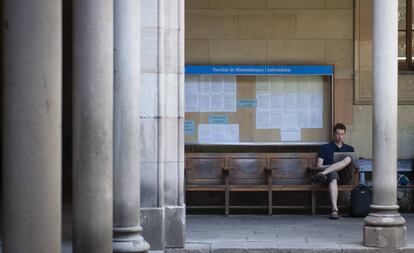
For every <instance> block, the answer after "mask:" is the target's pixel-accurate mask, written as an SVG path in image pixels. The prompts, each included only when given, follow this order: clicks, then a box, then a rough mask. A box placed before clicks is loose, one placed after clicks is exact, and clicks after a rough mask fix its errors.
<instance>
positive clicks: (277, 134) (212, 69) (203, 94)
mask: <svg viewBox="0 0 414 253" xmlns="http://www.w3.org/2000/svg"><path fill="white" fill-rule="evenodd" d="M333 80H334V78H333V66H331V65H322V66H313V65H312V66H217V65H214V66H212V65H208V66H206V65H203V66H198V65H197V66H194V65H191V66H186V68H185V106H184V107H185V123H184V128H185V131H184V132H185V143H186V144H201V145H202V144H217V145H220V144H236V145H237V144H293V143H297V144H306V143H312V144H315V143H323V142H327V141H329V140H330V138H331V127H332V123H333V122H332V119H333V115H332V114H333V108H332V107H333V102H332V98H333Z"/></svg>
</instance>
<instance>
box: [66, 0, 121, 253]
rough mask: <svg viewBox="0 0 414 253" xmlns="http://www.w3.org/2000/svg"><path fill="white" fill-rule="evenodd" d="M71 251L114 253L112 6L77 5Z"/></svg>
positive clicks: (79, 0)
mask: <svg viewBox="0 0 414 253" xmlns="http://www.w3.org/2000/svg"><path fill="white" fill-rule="evenodd" d="M73 22H74V23H73V53H74V56H73V75H74V77H73V82H74V85H73V86H74V89H73V100H74V108H73V111H74V112H73V113H74V115H73V124H74V126H73V156H74V158H73V159H74V161H73V165H74V168H73V252H75V253H83V252H85V253H110V252H112V220H113V217H112V210H113V209H112V207H113V199H112V168H113V166H112V162H113V160H112V157H113V141H112V137H113V134H112V130H113V125H112V124H113V49H114V47H113V1H111V0H100V1H89V0H75V1H73Z"/></svg>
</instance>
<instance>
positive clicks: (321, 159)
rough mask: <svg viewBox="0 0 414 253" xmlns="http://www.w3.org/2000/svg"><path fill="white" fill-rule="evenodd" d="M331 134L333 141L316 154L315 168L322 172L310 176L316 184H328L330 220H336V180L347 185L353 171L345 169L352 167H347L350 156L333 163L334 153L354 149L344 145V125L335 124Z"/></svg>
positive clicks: (337, 214)
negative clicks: (330, 207)
mask: <svg viewBox="0 0 414 253" xmlns="http://www.w3.org/2000/svg"><path fill="white" fill-rule="evenodd" d="M333 133H334V141H332V142H330V143H328V144H325V145H322V146H321V147H320V150H319V153H318V160H317V164H316V166H317V167H318V168H321V169H323V171H321V172H319V173H317V174H316V175H314V176H312V177H311V181H312V182H313V183H317V184H324V183H329V194H330V197H331V204H332V212H331V216H330V218H331V219H338V218H339V213H338V205H337V200H338V180H339V181H340V182H341V183H342V184H346V183H349V181H350V180H351V179H352V175H353V171H351V170H352V168H349V169H345V168H347V167H352V166H348V165H352V164H353V163H352V158H351V157H350V156H345V158H343V159H339V160H338V161H335V160H334V153H335V152H354V147H352V146H350V145H347V144H345V143H344V136H345V133H346V127H345V125H344V124H342V123H338V124H336V125H335V127H334V129H333ZM344 169H345V170H344Z"/></svg>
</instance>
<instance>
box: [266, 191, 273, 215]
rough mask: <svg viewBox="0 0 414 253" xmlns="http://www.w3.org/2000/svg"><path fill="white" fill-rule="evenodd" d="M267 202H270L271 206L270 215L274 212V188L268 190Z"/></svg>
mask: <svg viewBox="0 0 414 253" xmlns="http://www.w3.org/2000/svg"><path fill="white" fill-rule="evenodd" d="M267 195H268V196H267V198H268V199H267V202H268V206H269V215H272V214H273V192H272V190H269V191H268V192H267Z"/></svg>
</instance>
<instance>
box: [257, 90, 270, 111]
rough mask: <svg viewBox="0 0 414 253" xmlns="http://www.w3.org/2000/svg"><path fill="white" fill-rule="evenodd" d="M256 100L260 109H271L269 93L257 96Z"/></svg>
mask: <svg viewBox="0 0 414 253" xmlns="http://www.w3.org/2000/svg"><path fill="white" fill-rule="evenodd" d="M256 100H257V108H258V109H269V107H270V94H269V93H258V94H256Z"/></svg>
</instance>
